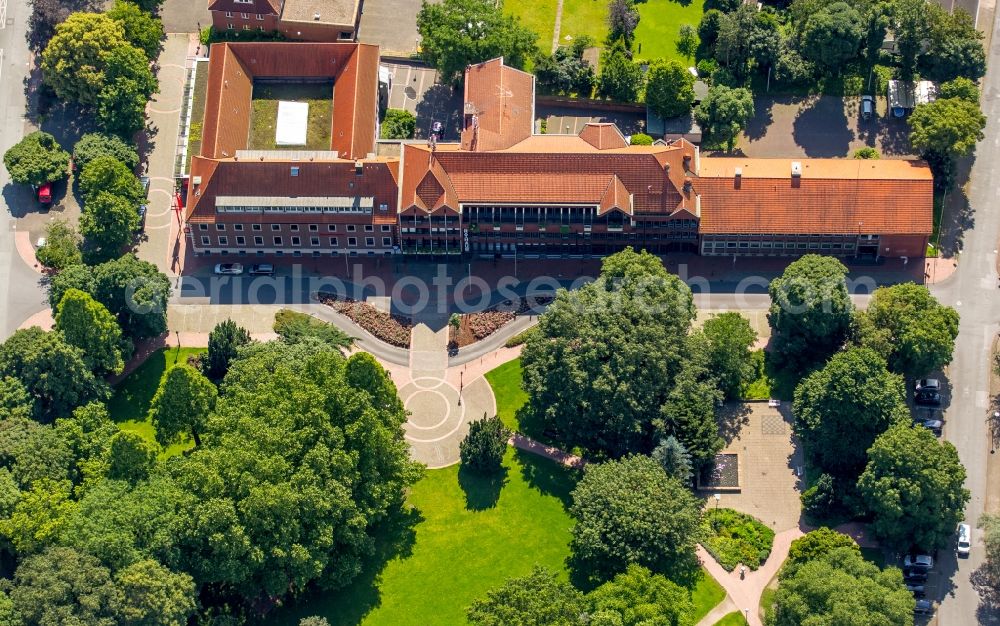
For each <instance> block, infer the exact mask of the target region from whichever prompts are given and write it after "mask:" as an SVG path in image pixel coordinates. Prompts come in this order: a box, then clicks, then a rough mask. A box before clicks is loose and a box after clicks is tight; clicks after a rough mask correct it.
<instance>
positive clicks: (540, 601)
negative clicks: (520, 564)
mask: <svg viewBox="0 0 1000 626" xmlns="http://www.w3.org/2000/svg"><path fill="white" fill-rule="evenodd" d="M585 609H586V606H585V605H584V602H583V594H581V593H580V592H579V591H577V590H576V589H574V588H573V586H572V585H571V584H569V583H568V582H565V581H563V580H560V579H559V578H558V577H556V575H555V574H553V573H552V572H549V571H548V570H546V569H544V568H543V567H541V566H537V565H536V566H535V568H534V569H533V570H532V572H531V574H529V575H527V576H522V577H519V578H511V579H509V580H507V581H506V582H504V584H503V585H501V586H499V587H496V588H494V589H490V590H489V591H488V592H486V597H485V598H481V599H479V600H476V601H475V602H473V603H472V605H471V606H470V607H469V608H468V610H467V616H468V619H469V623H470V624H472V626H543V625H544V626H577V625H578V624H580V616H581V615H582V614H583V613H584V611H585Z"/></svg>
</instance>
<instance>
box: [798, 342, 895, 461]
mask: <svg viewBox="0 0 1000 626" xmlns="http://www.w3.org/2000/svg"><path fill="white" fill-rule="evenodd" d="M792 412H793V413H794V414H795V432H796V433H797V434H798V435H799V437H800V438H801V439H802V441H803V443H804V444H805V448H806V455H807V456H808V458H809V459H810V460H811V461H812V462H813V463H814V464H815V465H816V466H818V467H819V468H820V469H822V470H823V471H825V472H829V473H830V474H833V475H834V476H836V477H843V478H853V477H854V476H857V475H858V474H860V473H861V470H862V469H864V466H865V462H866V457H865V451H866V450H867V449H868V448H869V447H870V446H871V445H872V442H874V441H875V438H876V437H878V436H879V435H881V434H882V433H883V432H885V431H886V429H887V428H889V427H890V426H892V425H894V424H897V423H903V422H907V421H908V420H909V410H908V408H907V406H906V400H905V390H904V386H903V379H902V377H900V376H899V375H897V374H893V373H891V372H889V370H888V369H886V365H885V360H883V358H882V357H881V356H880V355H878V354H876V353H875V352H873V351H871V350H869V349H867V348H851V349H848V350H845V351H843V352H838V353H837V354H835V355H833V357H832V358H830V360H829V361H828V362H827V364H826V365H825V366H824V367H823V368H822V369H820V370H817V371H815V372H813V373H812V374H810V375H809V376H807V377H806V378H804V379H803V380H802V382H800V383H799V385H798V387H796V388H795V400H794V402H793V403H792Z"/></svg>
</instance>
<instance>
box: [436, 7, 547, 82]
mask: <svg viewBox="0 0 1000 626" xmlns="http://www.w3.org/2000/svg"><path fill="white" fill-rule="evenodd" d="M417 30H418V31H419V32H420V45H421V52H420V54H421V56H422V57H423V59H424V60H425V61H427V63H428V64H429V65H430V66H431V67H433V68H435V69H436V70H437V71H438V72H440V73H441V79H442V80H443V81H444V82H447V83H450V84H452V85H455V84H458V83H460V82H461V81H462V73H463V72H464V71H465V68H466V67H467V66H469V65H472V64H475V63H481V62H483V61H487V60H489V59H494V58H496V57H500V56H502V57H503V60H504V65H508V66H510V67H515V68H523V67H524V64H525V62H526V61H527V60H528V59H529V58H531V56H532V55H533V54H534V52H535V50H536V48H535V40H536V39H537V38H538V35H537V34H535V33H533V32H531V31H530V30H528V29H527V28H525V27H524V26H523V25H521V23H520V21H519V20H518V19H517V18H516V17H512V16H510V15H504V14H503V11H502V10H501V7H500V6H499V5H497V4H494V3H493V2H491V1H489V0H444V2H441V3H430V2H427V1H426V0H424V1H423V3H422V4H421V7H420V13H418V14H417Z"/></svg>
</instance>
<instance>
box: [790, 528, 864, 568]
mask: <svg viewBox="0 0 1000 626" xmlns="http://www.w3.org/2000/svg"><path fill="white" fill-rule="evenodd" d="M839 548H850V549H851V550H853V551H855V552H857V553H858V554H860V553H861V548H860V547H859V546H858V544H857V542H856V541H854V539H853V538H852V537H851V536H850V535H845V534H843V533H838V532H837V531H835V530H830V529H829V528H827V527H826V526H823V527H820V528H817V529H816V530H811V531H809V532H807V533H806V534H805V535H803V536H801V537H799V538H798V539H796V540H795V541H793V542H792V545H791V547H790V548H789V549H788V559H787V560H786V561H785V563H788V564H790V565H801V564H803V563H808V562H809V561H812V560H815V559H818V558H822V557H824V556H826V555H827V554H829V553H830V552H832V551H834V550H837V549H839Z"/></svg>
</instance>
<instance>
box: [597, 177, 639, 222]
mask: <svg viewBox="0 0 1000 626" xmlns="http://www.w3.org/2000/svg"><path fill="white" fill-rule="evenodd" d="M612 209H618V210H620V211H624V212H625V213H628V214H631V213H632V197H631V194H630V193H629V192H628V189H625V184H624V183H622V179H620V178H618V175H617V174H616V175H614V176H612V177H611V182H610V183H608V189H607V191H605V192H604V197H603V198H601V204H600V206H599V207H598V210H597V214H598V215H603V214H605V213H607V212H608V211H611V210H612Z"/></svg>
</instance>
